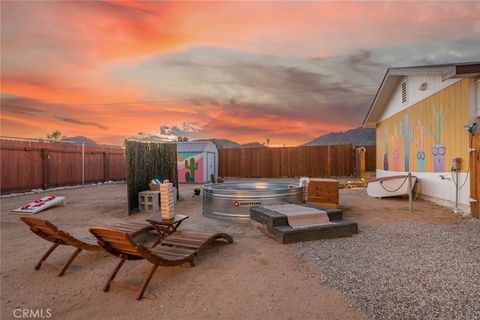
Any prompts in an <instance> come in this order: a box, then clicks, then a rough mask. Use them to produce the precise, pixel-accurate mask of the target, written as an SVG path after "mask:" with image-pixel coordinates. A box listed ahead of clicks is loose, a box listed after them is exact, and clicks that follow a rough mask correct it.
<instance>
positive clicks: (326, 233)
mask: <svg viewBox="0 0 480 320" xmlns="http://www.w3.org/2000/svg"><path fill="white" fill-rule="evenodd" d="M267 230H268V232H269V233H270V234H272V235H273V237H274V238H275V239H276V240H277V241H279V242H281V243H284V244H286V243H296V242H301V241H313V240H321V239H332V238H341V237H350V236H352V235H354V234H357V233H358V226H357V224H356V223H355V222H351V221H345V220H340V221H335V222H333V223H331V224H326V225H321V226H314V227H307V228H298V229H293V228H292V227H290V226H276V227H273V228H272V227H268V226H267Z"/></svg>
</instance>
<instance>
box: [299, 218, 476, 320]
mask: <svg viewBox="0 0 480 320" xmlns="http://www.w3.org/2000/svg"><path fill="white" fill-rule="evenodd" d="M295 253H296V255H297V257H298V258H299V259H301V260H302V261H305V260H309V259H314V260H315V262H316V263H317V264H318V266H319V270H320V273H319V275H318V277H319V279H320V281H321V282H325V283H327V284H328V285H330V286H332V287H334V288H337V289H339V290H341V291H342V292H343V293H344V294H345V295H346V296H347V299H348V300H349V301H350V302H351V303H352V304H354V305H355V306H357V307H359V308H360V310H362V312H363V313H364V314H365V315H367V316H368V317H371V318H373V319H402V320H403V319H469V320H470V319H480V220H477V219H467V220H465V221H464V222H462V223H461V224H419V223H399V224H390V225H379V226H366V227H364V228H362V231H361V233H359V234H358V235H356V236H354V237H352V238H341V239H332V240H324V241H312V242H306V243H301V244H298V245H297V246H296V249H295Z"/></svg>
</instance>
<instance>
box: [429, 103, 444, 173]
mask: <svg viewBox="0 0 480 320" xmlns="http://www.w3.org/2000/svg"><path fill="white" fill-rule="evenodd" d="M433 117H434V119H435V120H434V121H435V128H433V127H432V124H431V123H430V133H431V135H432V136H433V139H434V141H435V144H434V145H433V147H432V155H433V172H443V171H444V170H445V145H444V144H442V143H441V135H442V132H443V129H444V127H445V114H444V113H443V112H442V109H439V111H438V112H437V110H436V108H435V107H434V108H433Z"/></svg>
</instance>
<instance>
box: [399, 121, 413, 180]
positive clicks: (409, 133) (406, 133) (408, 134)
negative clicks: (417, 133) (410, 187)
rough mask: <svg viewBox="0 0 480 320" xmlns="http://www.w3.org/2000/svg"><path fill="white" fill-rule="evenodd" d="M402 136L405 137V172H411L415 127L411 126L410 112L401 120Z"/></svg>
mask: <svg viewBox="0 0 480 320" xmlns="http://www.w3.org/2000/svg"><path fill="white" fill-rule="evenodd" d="M400 136H401V137H402V138H403V146H404V148H403V150H404V157H403V162H404V166H405V172H410V143H411V142H412V139H413V129H412V128H410V127H409V121H408V114H407V113H406V114H405V118H404V120H403V121H400Z"/></svg>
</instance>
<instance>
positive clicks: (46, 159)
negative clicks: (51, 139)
mask: <svg viewBox="0 0 480 320" xmlns="http://www.w3.org/2000/svg"><path fill="white" fill-rule="evenodd" d="M49 180H50V150H49V149H45V148H42V186H43V189H44V190H46V189H48V187H49V186H50V181H49Z"/></svg>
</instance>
